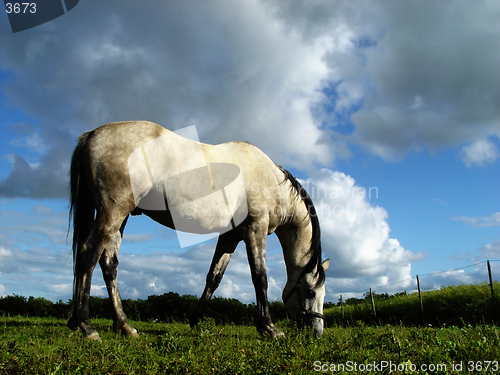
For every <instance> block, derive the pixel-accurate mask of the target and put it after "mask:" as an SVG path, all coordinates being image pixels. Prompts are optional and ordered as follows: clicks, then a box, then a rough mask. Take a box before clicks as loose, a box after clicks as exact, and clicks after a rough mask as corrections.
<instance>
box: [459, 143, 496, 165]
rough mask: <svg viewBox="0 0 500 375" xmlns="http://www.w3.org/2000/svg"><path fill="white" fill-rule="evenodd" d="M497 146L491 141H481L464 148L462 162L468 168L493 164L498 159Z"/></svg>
mask: <svg viewBox="0 0 500 375" xmlns="http://www.w3.org/2000/svg"><path fill="white" fill-rule="evenodd" d="M498 156H499V154H498V150H497V147H496V145H495V144H494V143H493V142H492V141H490V140H489V139H480V140H477V141H475V142H474V143H472V144H470V145H468V146H463V147H462V161H463V162H464V163H465V165H466V166H467V167H473V166H476V167H482V166H484V165H485V164H492V163H494V162H495V161H496V160H497V158H498Z"/></svg>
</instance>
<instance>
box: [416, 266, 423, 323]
mask: <svg viewBox="0 0 500 375" xmlns="http://www.w3.org/2000/svg"><path fill="white" fill-rule="evenodd" d="M417 289H418V300H419V301H420V312H421V313H422V324H424V325H425V318H424V304H423V303H422V293H421V292H420V280H419V279H418V275H417Z"/></svg>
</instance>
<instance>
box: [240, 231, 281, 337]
mask: <svg viewBox="0 0 500 375" xmlns="http://www.w3.org/2000/svg"><path fill="white" fill-rule="evenodd" d="M266 238H267V226H265V225H259V226H257V225H256V226H255V227H253V228H250V229H248V230H247V233H246V238H245V243H246V248H247V256H248V263H249V264H250V271H251V274H252V282H253V285H254V288H255V295H256V299H257V313H258V317H257V330H258V331H259V333H260V334H269V335H271V337H273V338H277V337H279V336H283V335H284V334H283V332H281V331H280V330H279V329H278V328H276V327H275V326H274V324H273V322H272V321H271V314H270V313H269V302H268V300H267V286H268V284H267V268H266Z"/></svg>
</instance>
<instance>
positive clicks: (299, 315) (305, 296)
mask: <svg viewBox="0 0 500 375" xmlns="http://www.w3.org/2000/svg"><path fill="white" fill-rule="evenodd" d="M329 265H330V259H326V260H325V261H324V262H323V263H321V264H318V265H317V267H315V269H314V270H312V271H311V272H307V273H303V274H302V275H301V276H300V277H299V278H298V281H297V282H296V283H295V285H291V286H290V285H288V284H287V287H285V289H284V291H283V302H284V303H285V305H286V307H287V309H288V312H289V315H290V317H291V319H293V320H295V321H296V322H297V325H298V326H299V327H300V328H302V327H304V326H307V327H310V328H313V329H314V331H315V333H316V337H321V336H322V335H323V328H324V317H323V302H324V300H325V271H326V270H327V269H328V266H329Z"/></svg>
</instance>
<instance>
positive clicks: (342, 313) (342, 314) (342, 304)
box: [340, 294, 344, 321]
mask: <svg viewBox="0 0 500 375" xmlns="http://www.w3.org/2000/svg"><path fill="white" fill-rule="evenodd" d="M340 316H341V317H342V321H344V300H343V299H342V294H341V295H340Z"/></svg>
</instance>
